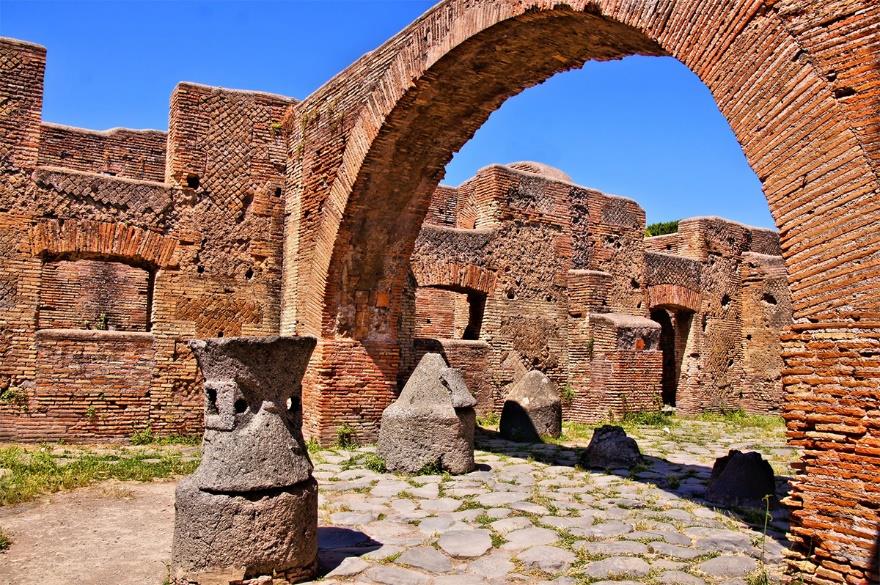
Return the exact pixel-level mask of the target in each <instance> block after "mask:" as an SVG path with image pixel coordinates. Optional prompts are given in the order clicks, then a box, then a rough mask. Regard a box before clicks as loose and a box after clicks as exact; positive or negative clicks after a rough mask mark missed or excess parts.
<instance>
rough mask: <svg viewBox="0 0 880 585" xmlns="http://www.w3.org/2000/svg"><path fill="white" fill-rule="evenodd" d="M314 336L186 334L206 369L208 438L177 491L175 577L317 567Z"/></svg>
mask: <svg viewBox="0 0 880 585" xmlns="http://www.w3.org/2000/svg"><path fill="white" fill-rule="evenodd" d="M315 343H316V342H315V339H314V338H311V337H239V338H235V337H231V338H221V339H209V340H206V341H192V342H190V347H191V348H192V350H193V353H194V354H195V356H196V361H197V362H198V364H199V368H200V369H201V370H202V373H203V374H204V377H205V438H204V442H203V448H202V461H201V464H200V465H199V468H198V469H197V470H196V472H195V473H194V474H193V475H192V476H190V477H188V478H186V479H184V480H183V481H181V482H180V484H179V486H178V488H177V491H176V493H175V498H176V499H175V519H174V545H173V550H172V563H173V565H174V569H175V570H174V573H175V578H176V579H177V581H178V582H182V583H186V582H202V581H205V580H206V579H207V580H209V581H214V580H218V579H219V581H223V580H224V579H229V580H230V581H234V580H240V579H243V578H249V577H256V576H259V575H271V574H274V575H276V576H284V577H286V578H287V579H288V580H289V581H291V582H295V581H298V580H302V579H306V578H309V577H311V576H312V575H313V573H314V570H315V566H316V559H317V524H318V501H317V495H318V490H317V483H316V482H315V480H314V479H313V478H312V462H311V461H310V460H309V456H308V452H307V450H306V446H305V443H304V441H303V437H302V377H303V375H304V373H305V369H306V366H307V364H308V360H309V357H310V356H311V353H312V351H313V350H314V348H315Z"/></svg>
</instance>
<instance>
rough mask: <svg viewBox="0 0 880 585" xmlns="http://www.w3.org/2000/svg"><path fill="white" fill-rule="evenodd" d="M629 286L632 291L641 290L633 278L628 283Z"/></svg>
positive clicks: (640, 286)
mask: <svg viewBox="0 0 880 585" xmlns="http://www.w3.org/2000/svg"><path fill="white" fill-rule="evenodd" d="M629 285H630V286H631V287H633V288H634V289H640V288H642V285H641V284H639V281H638V280H636V279H635V278H633V279H631V280H630V281H629Z"/></svg>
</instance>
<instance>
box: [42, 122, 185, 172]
mask: <svg viewBox="0 0 880 585" xmlns="http://www.w3.org/2000/svg"><path fill="white" fill-rule="evenodd" d="M167 140H168V138H167V136H166V134H165V132H160V131H158V130H128V129H126V128H114V129H112V130H108V131H106V132H95V131H92V130H83V129H81V128H71V127H69V126H60V125H58V124H41V126H40V153H39V156H40V158H39V164H40V166H47V167H63V168H66V169H72V170H76V171H87V172H90V173H98V174H101V175H111V176H117V177H126V178H129V179H141V180H144V181H156V182H162V181H164V180H165V145H166V142H167Z"/></svg>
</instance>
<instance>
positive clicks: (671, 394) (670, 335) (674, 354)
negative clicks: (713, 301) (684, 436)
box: [651, 307, 694, 406]
mask: <svg viewBox="0 0 880 585" xmlns="http://www.w3.org/2000/svg"><path fill="white" fill-rule="evenodd" d="M693 315H694V313H693V311H690V310H688V309H681V308H678V309H677V308H675V307H668V308H667V307H655V308H652V309H651V320H652V321H656V322H657V323H659V324H660V350H661V351H662V352H663V378H662V383H663V404H664V405H666V406H675V399H676V395H677V393H678V381H679V379H680V378H681V366H682V362H683V360H684V354H685V348H687V341H688V336H689V334H690V330H691V321H692V319H693Z"/></svg>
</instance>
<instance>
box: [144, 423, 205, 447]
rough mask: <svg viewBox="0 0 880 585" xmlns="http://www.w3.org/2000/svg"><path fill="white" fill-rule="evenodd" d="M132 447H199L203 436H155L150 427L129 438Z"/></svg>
mask: <svg viewBox="0 0 880 585" xmlns="http://www.w3.org/2000/svg"><path fill="white" fill-rule="evenodd" d="M129 441H130V442H131V444H132V445H198V444H199V443H201V442H202V437H201V436H198V435H197V436H184V435H161V436H160V435H154V434H153V429H152V428H150V427H146V428H143V429H141V430H139V431H135V432H134V433H132V434H131V436H130V437H129Z"/></svg>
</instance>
